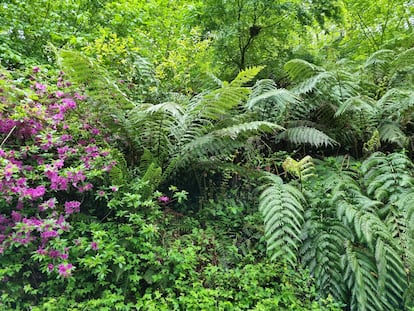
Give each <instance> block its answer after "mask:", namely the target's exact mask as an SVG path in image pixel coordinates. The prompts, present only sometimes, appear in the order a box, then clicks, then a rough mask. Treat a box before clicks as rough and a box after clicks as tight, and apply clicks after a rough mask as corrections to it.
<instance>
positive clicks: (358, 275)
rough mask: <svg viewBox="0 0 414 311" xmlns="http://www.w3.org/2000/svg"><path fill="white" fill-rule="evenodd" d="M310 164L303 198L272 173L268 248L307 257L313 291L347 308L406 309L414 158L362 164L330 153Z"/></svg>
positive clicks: (265, 195) (288, 256) (377, 158)
mask: <svg viewBox="0 0 414 311" xmlns="http://www.w3.org/2000/svg"><path fill="white" fill-rule="evenodd" d="M347 162H348V163H347ZM290 166H291V165H290ZM315 168H316V170H315V171H314V174H312V175H310V178H308V179H307V180H305V181H304V182H303V183H302V184H303V185H302V187H303V191H304V195H305V198H306V200H305V198H304V197H303V195H302V193H301V192H300V191H299V190H298V189H297V188H296V187H294V186H293V184H291V185H289V184H284V183H283V182H282V180H281V179H280V178H279V177H276V176H272V177H271V180H272V183H271V184H270V185H268V186H267V187H265V190H263V192H262V194H261V197H260V204H259V208H260V210H261V212H262V214H263V216H264V221H265V226H266V232H267V236H266V237H267V242H268V250H269V251H270V252H271V254H274V255H273V258H274V259H277V260H282V259H283V260H287V261H288V262H290V264H294V262H295V260H301V261H302V262H304V264H305V266H306V267H308V268H309V269H310V272H311V274H312V275H314V277H315V280H316V285H317V288H318V289H319V290H320V291H321V292H322V293H324V295H328V294H329V295H332V296H333V297H334V298H335V299H336V300H338V301H341V302H343V303H345V304H346V305H348V306H349V308H350V310H403V309H404V301H407V302H408V301H410V298H408V297H410V294H409V289H408V283H407V280H409V279H410V278H411V268H412V264H413V261H412V259H413V253H412V245H413V244H412V243H413V231H412V228H411V227H412V226H411V225H410V221H411V220H410V219H411V217H412V215H413V213H414V210H413V205H412V204H411V203H409V202H411V200H412V198H413V195H412V183H413V177H412V174H413V164H412V162H411V160H410V159H408V158H407V157H406V156H405V155H403V154H401V153H392V154H390V155H385V154H382V153H378V152H377V153H373V154H372V155H371V156H370V157H369V158H368V159H366V160H365V161H364V162H363V163H362V164H361V165H360V164H359V163H357V162H350V161H349V160H347V159H345V158H342V159H341V158H339V159H329V158H327V159H326V160H325V161H324V162H321V163H317V165H316V166H315ZM267 178H268V179H269V178H270V177H267ZM305 202H307V205H306V203H305ZM304 206H307V208H306V211H304ZM299 249H300V251H299ZM406 299H407V300H406Z"/></svg>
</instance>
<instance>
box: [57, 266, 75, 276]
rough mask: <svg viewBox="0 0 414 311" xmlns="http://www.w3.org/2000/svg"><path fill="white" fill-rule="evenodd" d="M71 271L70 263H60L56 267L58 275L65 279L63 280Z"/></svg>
mask: <svg viewBox="0 0 414 311" xmlns="http://www.w3.org/2000/svg"><path fill="white" fill-rule="evenodd" d="M72 269H73V265H72V264H70V263H67V264H63V263H61V264H59V266H58V272H59V274H60V275H61V276H63V277H65V278H66V277H68V276H70V275H71V273H72Z"/></svg>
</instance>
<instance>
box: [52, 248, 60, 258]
mask: <svg viewBox="0 0 414 311" xmlns="http://www.w3.org/2000/svg"><path fill="white" fill-rule="evenodd" d="M59 256H60V252H59V251H58V250H55V249H52V250H51V251H49V257H50V258H58V257H59Z"/></svg>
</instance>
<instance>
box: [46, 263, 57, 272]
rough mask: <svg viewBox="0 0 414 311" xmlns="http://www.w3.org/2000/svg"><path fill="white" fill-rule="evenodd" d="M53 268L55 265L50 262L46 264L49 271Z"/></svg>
mask: <svg viewBox="0 0 414 311" xmlns="http://www.w3.org/2000/svg"><path fill="white" fill-rule="evenodd" d="M54 268H55V266H54V265H53V264H51V263H50V264H48V265H47V270H49V272H50V271H53V269H54Z"/></svg>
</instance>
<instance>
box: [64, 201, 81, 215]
mask: <svg viewBox="0 0 414 311" xmlns="http://www.w3.org/2000/svg"><path fill="white" fill-rule="evenodd" d="M80 204H81V203H80V202H79V201H67V202H65V212H66V214H68V215H70V214H73V213H74V212H79V211H80Z"/></svg>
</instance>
